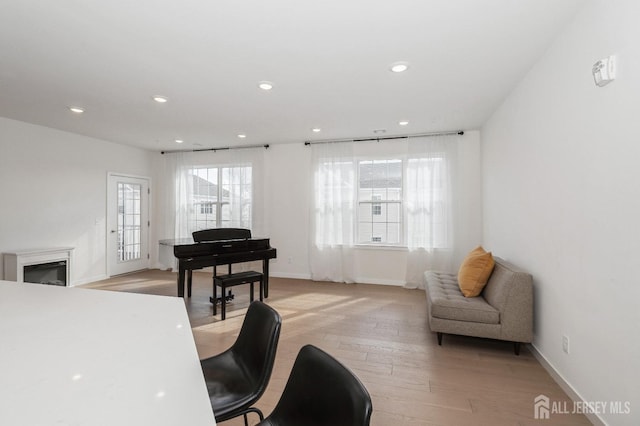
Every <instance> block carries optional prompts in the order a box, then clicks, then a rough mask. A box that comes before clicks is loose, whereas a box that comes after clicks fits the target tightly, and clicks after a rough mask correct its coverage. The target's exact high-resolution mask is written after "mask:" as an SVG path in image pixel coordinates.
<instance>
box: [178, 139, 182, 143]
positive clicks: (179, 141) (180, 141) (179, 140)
mask: <svg viewBox="0 0 640 426" xmlns="http://www.w3.org/2000/svg"><path fill="white" fill-rule="evenodd" d="M182 142H184V141H183V140H182V139H176V143H182Z"/></svg>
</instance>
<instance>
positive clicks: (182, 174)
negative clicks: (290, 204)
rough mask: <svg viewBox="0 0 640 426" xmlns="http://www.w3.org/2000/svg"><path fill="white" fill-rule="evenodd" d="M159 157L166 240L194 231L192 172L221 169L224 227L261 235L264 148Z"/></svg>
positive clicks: (195, 210)
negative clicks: (161, 161) (223, 195)
mask: <svg viewBox="0 0 640 426" xmlns="http://www.w3.org/2000/svg"><path fill="white" fill-rule="evenodd" d="M163 157H164V173H163V175H162V176H161V179H160V182H161V183H162V184H163V187H164V188H166V190H165V191H166V192H164V193H163V194H162V196H161V200H160V204H161V205H162V206H163V214H164V215H165V216H164V221H163V222H164V232H162V234H164V235H166V236H167V237H170V238H186V237H190V236H191V233H192V232H193V231H194V230H195V229H193V228H194V215H195V214H196V213H197V211H198V209H197V207H198V206H196V203H197V199H196V197H194V193H195V192H196V191H195V188H194V177H193V174H192V173H193V170H194V169H197V168H206V167H221V168H224V169H225V172H226V174H225V175H224V176H223V178H222V181H220V182H218V184H220V185H224V191H225V196H227V197H228V217H225V219H226V220H225V224H226V226H233V227H248V228H250V229H251V231H252V235H254V236H263V233H264V213H263V212H264V196H263V194H264V188H263V182H264V177H263V174H264V148H246V149H234V150H228V151H218V152H214V151H206V152H178V153H168V154H165V155H164V156H163ZM223 174H224V173H223ZM225 214H226V213H225ZM247 218H250V220H249V221H248V220H247Z"/></svg>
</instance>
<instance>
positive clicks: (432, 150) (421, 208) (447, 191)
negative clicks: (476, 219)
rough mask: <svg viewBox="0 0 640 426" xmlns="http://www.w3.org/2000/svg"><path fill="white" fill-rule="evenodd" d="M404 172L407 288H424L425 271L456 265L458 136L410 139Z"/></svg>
mask: <svg viewBox="0 0 640 426" xmlns="http://www.w3.org/2000/svg"><path fill="white" fill-rule="evenodd" d="M407 146H408V149H407V151H408V152H407V162H406V172H405V183H404V185H405V196H404V199H405V212H406V229H407V248H408V254H407V273H406V283H407V284H406V285H407V287H412V288H416V287H418V288H422V287H423V286H424V277H423V274H424V271H426V270H427V269H437V270H444V271H450V270H451V269H452V267H453V263H454V254H455V250H454V231H455V228H456V226H455V224H454V219H455V217H456V215H455V199H456V198H455V197H456V189H455V182H456V180H455V176H456V173H457V170H456V165H457V150H458V136H430V137H423V138H411V139H409V142H408V145H407Z"/></svg>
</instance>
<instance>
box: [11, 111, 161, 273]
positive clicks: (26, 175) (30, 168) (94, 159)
mask: <svg viewBox="0 0 640 426" xmlns="http://www.w3.org/2000/svg"><path fill="white" fill-rule="evenodd" d="M151 171H152V170H151V161H150V154H149V153H148V152H146V151H142V150H139V149H134V148H129V147H125V146H123V145H118V144H114V143H109V142H105V141H101V140H98V139H93V138H89V137H85V136H80V135H77V134H72V133H67V132H62V131H58V130H54V129H50V128H46V127H41V126H35V125H31V124H27V123H23V122H19V121H14V120H9V119H6V118H1V117H0V197H1V198H0V253H3V252H11V251H16V250H26V249H33V248H48V247H61V246H69V247H75V251H74V258H73V263H72V270H71V276H72V280H73V284H76V285H77V284H81V283H86V282H89V281H93V280H97V279H102V278H105V277H106V259H105V256H106V247H105V245H106V243H105V241H106V240H105V235H106V230H105V226H106V225H105V214H106V193H107V190H106V189H107V172H119V173H127V174H133V175H138V176H151ZM2 269H3V266H2V264H1V263H0V277H3V276H4V271H3V270H2Z"/></svg>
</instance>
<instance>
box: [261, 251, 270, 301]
mask: <svg viewBox="0 0 640 426" xmlns="http://www.w3.org/2000/svg"><path fill="white" fill-rule="evenodd" d="M262 275H263V277H264V298H265V299H266V298H267V297H269V259H263V260H262Z"/></svg>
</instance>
